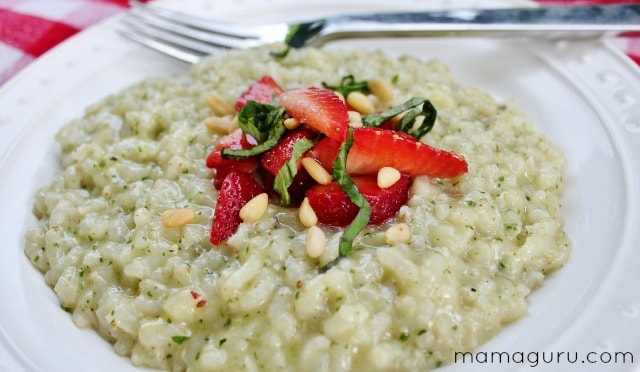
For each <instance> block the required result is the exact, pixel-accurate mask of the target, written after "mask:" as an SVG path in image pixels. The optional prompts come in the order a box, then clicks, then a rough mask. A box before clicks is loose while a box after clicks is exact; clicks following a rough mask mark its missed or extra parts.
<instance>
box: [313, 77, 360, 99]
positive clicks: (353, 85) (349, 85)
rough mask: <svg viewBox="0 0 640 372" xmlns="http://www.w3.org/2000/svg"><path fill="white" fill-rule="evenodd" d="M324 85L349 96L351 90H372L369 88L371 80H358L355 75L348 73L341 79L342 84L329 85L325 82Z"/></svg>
mask: <svg viewBox="0 0 640 372" xmlns="http://www.w3.org/2000/svg"><path fill="white" fill-rule="evenodd" d="M322 86H323V87H325V88H327V89H331V90H333V91H335V92H338V93H340V94H342V95H343V96H344V97H346V96H348V95H349V93H351V92H362V93H365V94H368V93H369V92H370V90H369V81H367V80H363V81H356V79H355V77H353V75H347V76H344V77H343V78H342V79H341V80H340V84H339V85H335V86H332V85H329V84H327V83H325V82H323V83H322Z"/></svg>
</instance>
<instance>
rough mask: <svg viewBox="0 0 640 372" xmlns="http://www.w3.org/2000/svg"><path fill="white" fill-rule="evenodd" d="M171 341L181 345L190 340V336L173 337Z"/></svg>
mask: <svg viewBox="0 0 640 372" xmlns="http://www.w3.org/2000/svg"><path fill="white" fill-rule="evenodd" d="M171 339H172V340H173V342H175V343H176V344H178V345H181V344H182V343H183V342H185V341H187V340H188V339H189V336H173V337H171Z"/></svg>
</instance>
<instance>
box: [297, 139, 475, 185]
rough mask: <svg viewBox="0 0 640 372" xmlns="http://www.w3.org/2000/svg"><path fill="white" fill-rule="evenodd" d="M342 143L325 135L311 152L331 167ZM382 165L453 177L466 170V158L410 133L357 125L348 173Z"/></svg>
mask: <svg viewBox="0 0 640 372" xmlns="http://www.w3.org/2000/svg"><path fill="white" fill-rule="evenodd" d="M339 147H340V143H339V142H337V141H335V140H333V139H331V138H323V139H322V140H320V141H319V142H318V143H317V144H316V145H315V146H314V147H313V148H312V149H311V150H309V152H308V155H309V156H311V157H313V158H314V159H316V160H318V161H319V162H320V164H322V166H323V167H325V168H327V169H331V168H332V167H333V162H334V161H335V160H336V158H337V156H338V148H339ZM382 167H393V168H396V169H397V170H399V171H400V173H403V174H407V175H409V176H412V177H415V176H421V175H425V176H429V177H434V178H451V177H456V176H459V175H461V174H463V173H466V172H467V162H466V161H465V160H464V159H463V158H461V157H459V156H458V155H456V154H453V153H451V152H448V151H445V150H437V149H434V148H433V147H431V146H429V145H427V144H424V143H422V142H420V141H418V140H416V139H415V138H413V137H411V136H410V135H408V134H406V133H403V132H397V131H394V130H389V129H380V128H372V127H364V128H356V129H355V130H354V132H353V145H352V146H351V149H350V150H349V155H348V156H347V171H348V172H349V174H375V173H377V172H378V170H379V169H380V168H382Z"/></svg>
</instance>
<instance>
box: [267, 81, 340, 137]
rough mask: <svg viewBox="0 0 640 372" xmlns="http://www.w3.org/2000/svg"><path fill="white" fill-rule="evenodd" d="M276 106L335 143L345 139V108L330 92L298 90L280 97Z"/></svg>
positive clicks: (308, 89)
mask: <svg viewBox="0 0 640 372" xmlns="http://www.w3.org/2000/svg"><path fill="white" fill-rule="evenodd" d="M278 105H280V106H281V107H284V109H285V110H287V113H288V114H289V115H290V116H291V117H294V118H296V119H298V120H299V121H300V122H301V123H305V124H307V125H308V126H310V127H311V128H313V129H315V130H317V131H318V132H320V133H323V134H325V135H326V136H327V137H329V138H333V139H334V140H336V141H345V140H346V139H347V129H348V123H349V118H348V114H347V106H346V105H345V103H344V102H343V101H342V100H341V99H340V97H338V96H337V95H336V94H335V93H334V92H333V91H332V90H329V89H325V88H317V87H308V88H298V89H292V90H289V91H286V92H284V93H282V94H281V95H280V98H279V101H278Z"/></svg>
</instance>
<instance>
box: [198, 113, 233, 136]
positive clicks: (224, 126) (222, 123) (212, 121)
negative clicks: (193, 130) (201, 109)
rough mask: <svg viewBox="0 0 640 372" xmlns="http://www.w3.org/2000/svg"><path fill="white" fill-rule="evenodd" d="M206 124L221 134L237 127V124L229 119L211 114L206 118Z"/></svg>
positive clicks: (208, 127) (211, 129)
mask: <svg viewBox="0 0 640 372" xmlns="http://www.w3.org/2000/svg"><path fill="white" fill-rule="evenodd" d="M204 125H205V126H206V127H207V129H209V130H210V131H212V132H215V133H219V134H229V133H231V132H233V130H234V129H236V125H235V123H234V122H232V121H231V120H229V119H225V118H221V117H218V116H211V117H208V118H206V119H204Z"/></svg>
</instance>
